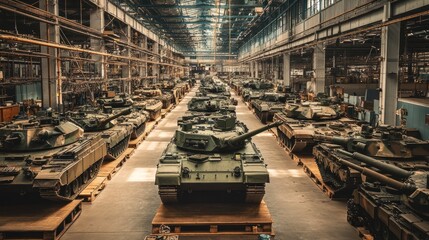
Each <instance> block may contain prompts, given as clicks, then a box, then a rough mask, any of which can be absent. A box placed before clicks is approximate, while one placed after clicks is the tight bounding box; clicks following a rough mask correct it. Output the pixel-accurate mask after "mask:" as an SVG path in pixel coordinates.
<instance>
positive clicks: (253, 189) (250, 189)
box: [244, 184, 265, 203]
mask: <svg viewBox="0 0 429 240" xmlns="http://www.w3.org/2000/svg"><path fill="white" fill-rule="evenodd" d="M264 195H265V184H263V185H246V195H245V197H244V202H246V203H260V202H261V201H262V198H264Z"/></svg>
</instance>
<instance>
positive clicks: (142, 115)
mask: <svg viewBox="0 0 429 240" xmlns="http://www.w3.org/2000/svg"><path fill="white" fill-rule="evenodd" d="M117 120H118V122H119V123H131V124H132V125H133V131H132V132H131V139H137V138H138V137H139V136H140V135H142V134H143V133H144V131H145V130H146V123H147V122H148V121H149V112H147V111H145V110H142V109H140V110H139V109H137V108H133V110H132V112H131V113H130V114H127V115H123V116H120V117H119V118H118V119H117Z"/></svg>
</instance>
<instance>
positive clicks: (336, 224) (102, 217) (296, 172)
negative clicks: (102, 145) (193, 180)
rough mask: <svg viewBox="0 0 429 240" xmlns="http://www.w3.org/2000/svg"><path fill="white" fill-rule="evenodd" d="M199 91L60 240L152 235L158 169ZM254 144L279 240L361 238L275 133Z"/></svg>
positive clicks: (342, 207) (241, 113)
mask: <svg viewBox="0 0 429 240" xmlns="http://www.w3.org/2000/svg"><path fill="white" fill-rule="evenodd" d="M195 91H196V88H194V89H193V91H191V92H190V93H189V94H188V95H187V96H186V97H185V99H184V100H183V101H182V102H181V103H180V104H179V105H178V106H176V108H175V109H174V110H173V111H172V112H171V113H169V114H167V116H166V118H164V119H163V120H162V121H161V122H160V123H159V124H158V126H157V127H156V128H155V129H154V130H153V131H152V132H151V133H150V135H149V136H148V138H147V139H146V140H145V141H144V142H143V143H142V144H141V145H140V146H139V147H138V148H137V149H136V151H135V153H134V154H133V155H132V157H131V158H130V159H129V160H128V161H127V162H126V164H125V165H124V166H123V167H122V169H121V170H120V171H119V172H118V173H117V174H116V175H115V176H114V177H113V179H112V180H111V181H110V182H109V183H108V185H107V187H106V189H104V190H103V192H102V193H101V194H100V195H99V197H98V198H97V199H96V200H95V201H94V202H93V203H92V204H84V207H83V211H82V215H81V216H80V217H79V219H77V221H76V222H75V223H74V224H73V225H72V226H71V227H70V229H69V230H68V231H67V232H66V234H65V235H64V236H63V237H62V240H75V239H80V240H86V239H91V240H92V239H100V240H101V239H102V240H110V239H112V240H122V239H124V240H131V239H139V240H143V239H144V237H145V236H146V235H149V234H150V233H151V222H152V218H153V217H154V215H155V212H156V210H157V208H158V207H159V206H160V204H161V201H160V199H159V197H158V191H157V187H156V186H155V185H154V179H155V171H156V165H157V163H158V159H159V157H160V156H161V154H162V152H163V150H164V149H165V147H166V146H167V144H168V143H169V141H170V139H171V137H172V136H173V134H174V131H175V130H176V128H177V124H176V123H177V118H178V117H180V116H181V115H182V114H183V113H184V112H185V111H186V110H187V102H188V101H189V99H190V98H192V97H193V96H194V95H195ZM234 97H237V96H234ZM238 102H239V104H238V106H237V117H238V119H239V120H241V121H243V122H244V123H245V124H246V125H247V126H248V128H249V129H254V128H257V127H261V126H262V124H261V123H260V122H259V120H258V119H257V118H256V117H255V116H254V115H253V114H252V113H251V111H249V110H248V108H247V107H246V105H245V104H244V103H243V102H242V101H241V100H239V101H238ZM253 141H254V142H255V143H256V145H257V146H258V147H259V149H260V150H261V152H262V155H263V156H264V158H265V162H266V163H267V164H268V168H269V172H270V178H271V183H269V184H268V185H267V188H266V195H265V198H264V199H265V202H266V203H267V205H268V208H269V209H270V212H271V215H272V218H273V221H274V231H275V233H276V237H275V239H283V240H284V239H337V240H340V239H344V240H345V239H359V238H358V235H357V233H356V231H355V230H354V228H353V227H352V226H350V225H349V224H348V223H347V221H346V204H345V202H340V201H331V200H330V199H329V198H328V197H327V196H326V195H325V194H324V193H322V192H321V191H320V189H319V188H318V187H317V186H316V185H315V184H314V183H313V182H312V181H311V180H310V178H309V177H308V176H307V175H306V174H305V173H304V172H303V170H302V168H301V167H300V166H297V165H296V163H295V162H294V161H292V160H291V159H290V157H289V156H288V154H287V153H286V152H285V151H284V150H283V149H282V148H281V147H280V146H279V145H278V144H277V142H276V139H275V137H274V136H273V135H272V133H271V132H268V131H267V132H264V133H261V134H259V135H258V136H255V137H254V138H253ZM180 239H182V240H183V239H257V237H252V238H243V237H239V236H235V237H226V236H219V237H211V238H210V237H181V238H180Z"/></svg>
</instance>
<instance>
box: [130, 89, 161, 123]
mask: <svg viewBox="0 0 429 240" xmlns="http://www.w3.org/2000/svg"><path fill="white" fill-rule="evenodd" d="M133 101H134V107H135V108H138V109H143V110H146V111H147V112H149V117H150V120H151V121H155V120H156V119H158V118H159V117H160V116H161V109H162V106H163V105H162V102H161V100H158V99H154V98H146V97H144V96H141V95H138V96H137V95H136V96H133Z"/></svg>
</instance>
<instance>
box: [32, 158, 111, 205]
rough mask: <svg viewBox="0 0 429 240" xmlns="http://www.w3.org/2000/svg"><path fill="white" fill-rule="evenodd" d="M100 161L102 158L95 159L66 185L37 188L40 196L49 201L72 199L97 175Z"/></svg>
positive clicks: (101, 161)
mask: <svg viewBox="0 0 429 240" xmlns="http://www.w3.org/2000/svg"><path fill="white" fill-rule="evenodd" d="M102 163H103V159H101V160H99V161H97V162H96V163H94V164H93V165H92V166H91V167H89V168H88V169H87V170H86V171H85V172H83V173H82V174H81V175H79V176H78V177H77V178H76V179H75V180H73V181H72V182H71V183H70V184H68V185H64V186H61V187H57V188H41V189H39V195H40V197H42V198H43V199H47V200H50V201H72V200H74V199H75V198H76V197H77V196H78V195H79V193H80V192H81V191H82V190H83V189H85V187H86V186H88V184H90V183H91V182H92V180H94V179H95V178H96V177H97V174H98V171H100V167H101V164H102Z"/></svg>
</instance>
